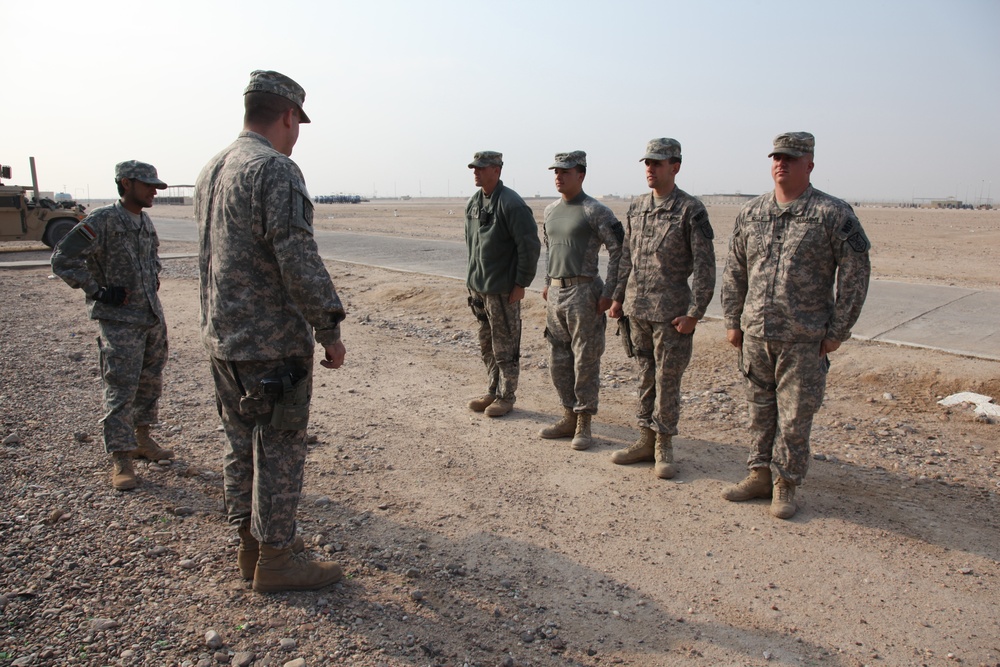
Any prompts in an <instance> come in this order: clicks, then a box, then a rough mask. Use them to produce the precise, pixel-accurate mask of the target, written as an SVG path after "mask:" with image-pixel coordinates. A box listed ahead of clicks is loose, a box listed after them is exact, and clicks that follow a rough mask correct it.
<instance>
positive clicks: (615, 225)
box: [542, 192, 624, 298]
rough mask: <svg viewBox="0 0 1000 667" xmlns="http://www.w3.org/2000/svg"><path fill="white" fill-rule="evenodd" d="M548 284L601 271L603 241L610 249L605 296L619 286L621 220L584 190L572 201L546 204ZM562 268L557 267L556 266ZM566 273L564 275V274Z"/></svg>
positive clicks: (546, 267)
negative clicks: (600, 255)
mask: <svg viewBox="0 0 1000 667" xmlns="http://www.w3.org/2000/svg"><path fill="white" fill-rule="evenodd" d="M542 229H543V234H544V238H545V269H546V274H545V284H546V285H548V284H549V282H550V279H551V278H572V277H574V276H591V277H595V276H597V274H598V270H597V269H598V266H597V255H598V253H599V252H600V251H601V244H603V245H604V247H605V248H607V249H608V257H609V259H608V270H607V278H606V279H605V281H604V292H603V294H602V296H605V297H608V298H611V296H612V295H613V294H614V293H615V287H617V285H618V266H619V264H620V263H621V256H622V238H623V235H624V232H623V231H622V223H620V222H618V219H617V218H616V217H615V214H614V213H612V212H611V209H610V208H608V207H607V206H605V205H604V204H602V203H601V202H599V201H597V200H596V199H594V198H593V197H591V196H590V195H588V194H586V193H585V192H581V193H580V194H579V195H577V196H576V197H574V198H573V199H572V200H570V201H568V202H567V201H564V200H563V199H562V198H559V199H557V200H556V201H554V202H552V203H551V204H549V205H548V206H546V207H545V225H544V227H543V228H542ZM557 266H558V267H562V270H561V271H560V270H557V269H555V267H557ZM563 274H565V275H563Z"/></svg>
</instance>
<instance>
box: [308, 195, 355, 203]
mask: <svg viewBox="0 0 1000 667" xmlns="http://www.w3.org/2000/svg"><path fill="white" fill-rule="evenodd" d="M313 201H315V202H316V203H317V204H360V203H361V202H363V201H368V200H367V199H365V198H364V197H362V196H361V195H319V196H317V197H313Z"/></svg>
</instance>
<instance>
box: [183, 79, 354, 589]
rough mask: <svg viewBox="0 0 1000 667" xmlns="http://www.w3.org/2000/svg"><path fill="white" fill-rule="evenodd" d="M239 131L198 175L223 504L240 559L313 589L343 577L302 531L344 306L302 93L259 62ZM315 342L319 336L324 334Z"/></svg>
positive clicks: (250, 571) (267, 585)
mask: <svg viewBox="0 0 1000 667" xmlns="http://www.w3.org/2000/svg"><path fill="white" fill-rule="evenodd" d="M243 99H244V108H245V114H244V121H243V132H241V133H240V135H239V136H238V137H237V139H236V141H234V142H233V143H232V144H230V145H229V147H227V148H226V149H225V150H223V151H222V152H221V153H219V154H218V155H216V156H215V157H213V158H212V159H211V160H210V161H209V163H208V164H207V165H206V166H205V167H204V169H202V171H201V174H200V175H199V176H198V181H197V184H196V185H195V194H194V206H195V218H196V219H197V221H198V232H199V237H200V246H201V247H200V256H199V264H200V275H201V283H200V284H201V289H200V294H201V334H202V341H203V342H204V344H205V346H206V347H207V348H208V352H209V356H210V357H211V362H212V375H213V377H214V379H215V389H216V401H217V404H218V408H219V415H220V416H221V418H222V424H223V427H224V428H225V431H226V437H227V440H228V442H227V445H226V449H225V453H224V461H223V473H224V478H225V500H226V511H227V513H228V515H229V521H230V523H232V524H234V525H236V526H237V527H238V531H239V535H240V549H239V553H238V554H237V564H238V565H239V569H240V573H241V574H242V576H243V577H244V578H245V579H252V580H253V588H254V590H256V591H259V592H273V591H283V590H312V589H317V588H321V587H323V586H327V585H329V584H331V583H334V582H335V581H337V580H339V579H340V577H341V570H340V567H338V566H337V565H336V564H334V563H325V562H315V561H310V560H309V559H308V558H307V557H306V555H305V554H304V553H302V550H303V546H304V545H303V544H302V541H301V538H297V537H296V530H295V515H296V511H297V509H298V505H299V498H300V496H301V492H302V480H303V472H304V467H305V459H306V427H307V425H308V419H309V402H310V400H311V397H312V373H313V351H314V349H315V346H316V343H319V344H320V345H321V346H322V347H323V348H324V350H325V360H323V361H321V362H320V363H321V364H322V365H323V366H324V367H326V368H338V367H340V365H341V364H342V363H343V362H344V355H345V353H346V350H345V348H344V344H343V343H342V342H341V339H340V322H341V321H342V320H343V319H344V314H345V313H344V307H343V306H342V305H341V302H340V298H339V297H338V296H337V293H336V291H335V290H334V287H333V283H332V281H331V280H330V274H329V273H328V272H327V270H326V267H325V266H324V265H323V261H322V259H320V256H319V251H318V249H317V247H316V242H315V239H314V238H313V226H312V223H313V206H312V202H311V201H310V198H309V193H308V191H307V190H306V185H305V181H304V179H303V177H302V172H301V171H300V170H299V168H298V166H297V165H296V164H295V162H293V161H292V160H291V159H290V157H289V156H290V155H291V153H292V149H293V147H294V146H295V143H296V141H297V139H298V135H299V125H300V123H308V122H309V117H308V116H307V115H306V113H305V111H304V110H303V108H302V105H303V103H304V101H305V91H304V90H303V89H302V87H301V86H299V84H297V83H296V82H295V81H293V80H292V79H290V78H288V77H287V76H285V75H283V74H279V73H278V72H272V71H262V70H257V71H255V72H253V73H252V74H251V76H250V84H249V85H248V86H247V88H246V90H245V92H244V98H243ZM314 338H315V340H314Z"/></svg>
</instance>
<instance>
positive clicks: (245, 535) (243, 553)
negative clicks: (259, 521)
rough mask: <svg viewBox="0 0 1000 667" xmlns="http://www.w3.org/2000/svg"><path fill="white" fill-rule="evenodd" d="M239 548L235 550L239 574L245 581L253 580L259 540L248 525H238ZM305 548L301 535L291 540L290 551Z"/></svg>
mask: <svg viewBox="0 0 1000 667" xmlns="http://www.w3.org/2000/svg"><path fill="white" fill-rule="evenodd" d="M238 532H239V534H240V549H239V551H237V552H236V563H237V564H238V565H239V566H240V576H242V577H243V578H244V579H246V580H247V581H253V573H254V570H256V569H257V560H258V559H259V558H260V542H258V541H257V538H256V537H254V536H253V534H252V533H251V532H250V527H249V526H240V527H239V529H238ZM305 549H306V543H305V540H303V539H302V536H301V535H296V536H295V539H294V540H293V541H292V553H296V554H299V553H302V552H303V551H305Z"/></svg>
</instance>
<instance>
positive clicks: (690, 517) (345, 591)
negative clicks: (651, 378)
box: [0, 200, 1000, 667]
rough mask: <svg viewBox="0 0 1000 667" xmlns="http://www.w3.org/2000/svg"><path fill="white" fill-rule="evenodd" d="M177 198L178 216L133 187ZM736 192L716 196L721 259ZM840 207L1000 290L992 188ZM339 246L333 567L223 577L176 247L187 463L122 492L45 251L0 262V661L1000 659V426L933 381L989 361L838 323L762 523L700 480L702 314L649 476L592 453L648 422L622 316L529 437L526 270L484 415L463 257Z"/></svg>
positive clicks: (908, 252)
mask: <svg viewBox="0 0 1000 667" xmlns="http://www.w3.org/2000/svg"><path fill="white" fill-rule="evenodd" d="M532 203H533V205H534V206H535V207H536V208H537V211H536V212H537V213H540V210H541V208H542V206H543V205H544V202H539V201H535V200H532ZM612 204H614V206H613V208H614V209H615V210H616V212H618V213H619V214H621V213H623V210H624V207H625V205H626V204H625V203H624V202H620V201H619V202H612ZM168 212H169V214H170V215H171V216H172V217H174V216H176V217H184V216H186V215H188V212H187V211H185V210H184V209H183V208H174V209H172V210H169V211H168V207H157V208H155V209H153V211H152V213H153V216H154V218H155V217H156V216H158V215H166V214H167V213H168ZM449 212H450V213H449ZM735 212H736V208H735V207H733V208H725V207H714V208H712V209H710V214H711V216H712V220H713V224H714V226H715V228H716V233H717V238H718V239H719V243H720V246H719V253H720V255H719V256H720V257H723V256H724V245H725V237H726V236H727V235H728V230H729V229H730V228H731V225H732V218H733V216H734V215H735ZM858 212H859V217H860V218H861V220H862V222H863V224H864V225H865V226H866V230H867V231H868V233H869V236H870V237H871V239H872V242H873V245H874V248H875V251H874V252H873V264H874V267H875V273H876V275H877V276H878V277H882V278H892V279H896V280H904V281H909V282H927V283H947V284H956V285H964V286H976V287H984V288H994V289H995V288H996V287H997V279H996V269H995V267H996V266H997V265H998V264H1000V214H997V212H976V211H954V212H932V211H926V210H915V209H859V211H858ZM461 214H462V202H460V201H458V200H442V201H430V202H428V201H419V202H418V201H411V202H370V203H367V204H358V205H346V204H345V205H324V206H319V207H317V225H318V226H319V227H321V228H326V229H346V228H350V229H353V230H354V231H362V232H370V233H382V234H404V235H426V236H431V237H435V238H453V239H460V238H461V234H462V232H461V226H462V222H461V220H462V216H461ZM539 218H540V216H539ZM189 250H193V248H192V246H191V244H180V243H165V244H164V245H163V247H162V248H161V252H181V251H189ZM12 255H16V253H14V254H12ZM12 255H10V256H7V257H5V259H8V258H9V259H16V257H14V256H12ZM328 267H329V269H330V272H331V274H332V276H333V279H334V282H335V284H336V286H337V288H338V291H339V292H340V294H341V297H342V298H343V300H344V301H345V304H346V305H347V308H348V310H349V313H350V314H349V316H348V319H347V321H346V323H345V325H344V341H345V344H346V346H347V350H348V354H347V363H346V364H345V366H344V367H343V368H341V369H339V370H336V371H330V370H326V369H322V368H320V367H319V366H317V377H316V391H315V399H314V403H313V413H312V423H311V427H310V433H311V437H312V439H313V440H314V442H313V444H312V445H311V448H310V455H309V459H308V461H307V467H306V481H305V495H304V498H303V501H302V504H301V507H300V529H301V531H302V533H303V535H304V537H305V539H306V542H307V544H308V545H309V546H310V549H311V550H312V551H313V553H314V555H315V557H317V558H330V559H333V560H336V561H337V562H339V563H340V564H341V565H342V566H343V567H344V569H345V572H346V573H347V577H346V578H345V580H344V582H342V583H341V584H338V585H336V586H334V587H331V588H330V589H327V590H325V591H321V592H316V593H297V594H289V593H285V594H277V595H267V596H264V595H259V594H255V593H254V592H253V591H252V590H250V589H249V588H248V586H247V585H246V584H245V583H244V582H242V581H241V580H240V579H239V576H238V572H237V570H236V564H235V540H234V531H232V530H231V529H230V528H228V526H227V525H226V523H225V519H224V517H223V515H222V513H221V475H220V472H219V471H220V453H221V447H222V441H223V435H222V433H221V431H220V429H219V424H218V418H217V415H216V413H215V404H214V398H213V395H212V380H211V377H210V373H209V368H208V364H207V361H206V357H205V352H204V349H203V348H202V346H201V344H200V341H199V337H198V301H197V276H196V271H197V268H196V264H195V262H194V261H193V260H188V259H182V260H169V261H167V262H166V263H165V273H164V276H163V286H162V289H161V298H162V299H163V303H164V309H165V311H166V313H167V317H168V323H169V332H170V346H171V348H170V349H171V352H170V363H169V364H168V366H167V369H166V372H165V389H164V396H163V399H162V403H161V415H160V417H161V423H160V424H159V426H158V428H157V430H156V436H157V437H158V438H159V439H160V441H161V443H162V444H163V445H165V446H168V447H171V448H173V449H174V450H175V451H176V452H177V455H178V458H177V460H176V461H175V462H174V463H172V464H171V465H148V466H146V465H141V466H140V468H139V473H140V477H141V479H142V484H141V486H140V488H139V489H137V490H135V491H133V492H129V493H124V494H122V493H117V492H114V491H113V490H112V489H111V488H110V485H109V483H108V477H109V472H110V469H109V465H108V463H107V461H106V458H105V456H104V455H103V453H102V447H101V439H100V426H99V424H98V423H97V419H98V418H99V416H100V380H99V377H98V375H97V364H96V353H95V352H96V350H95V347H96V346H95V344H94V342H93V341H94V336H95V327H94V325H93V323H91V322H90V321H89V320H88V319H87V318H86V315H85V312H84V305H83V299H82V296H81V294H80V293H79V292H76V291H73V290H70V289H69V288H68V287H67V286H66V285H65V284H63V283H62V282H61V281H58V280H57V279H53V278H51V277H50V276H49V273H48V271H46V270H43V269H37V270H19V271H6V272H4V273H0V304H2V305H0V307H2V309H3V310H2V320H0V322H2V327H3V335H2V338H0V378H3V379H2V380H0V420H2V425H0V439H2V440H3V443H4V444H3V445H2V446H0V619H2V621H3V623H4V626H3V628H2V630H0V665H6V664H16V665H63V664H79V665H206V666H207V665H210V664H220V663H229V664H234V665H237V664H242V665H250V664H253V665H283V664H288V663H290V662H291V661H293V660H295V659H297V658H301V659H302V660H303V662H301V663H298V664H308V665H310V666H314V665H325V664H350V665H373V666H374V665H504V666H506V667H514V666H515V665H522V666H526V665H591V666H598V665H606V664H615V665H617V664H623V665H705V666H715V665H765V664H776V665H836V666H851V667H854V666H860V665H950V664H965V665H990V666H995V665H1000V612H998V607H997V597H998V591H1000V581H998V577H1000V530H998V529H1000V516H998V509H1000V446H998V439H1000V430H998V429H1000V425H997V424H992V423H988V422H987V421H986V420H977V418H976V416H975V415H974V414H973V413H972V411H971V410H969V409H966V408H964V407H955V408H943V407H941V406H939V405H937V403H936V401H937V399H938V398H940V397H942V396H945V395H948V394H951V393H954V392H957V391H975V392H979V393H984V394H987V395H991V396H994V397H1000V363H996V362H989V361H983V360H977V359H970V358H963V357H956V356H952V355H947V354H943V353H937V352H933V351H928V350H918V349H909V348H903V347H896V346H890V345H881V344H874V343H864V342H857V341H849V342H848V343H846V344H845V345H844V346H843V347H842V348H841V350H839V351H838V352H837V353H836V354H835V355H833V358H832V363H833V366H832V369H831V373H830V378H829V385H828V387H829V388H828V394H827V399H826V403H825V405H824V407H823V409H822V410H821V412H820V414H819V415H818V416H817V419H816V423H815V427H814V434H813V454H814V460H813V461H812V465H811V468H810V471H809V476H808V479H807V481H806V484H805V485H804V486H803V487H802V488H801V490H800V496H799V498H800V507H801V509H800V511H799V513H798V514H797V515H796V516H795V517H794V518H793V519H792V520H791V521H779V520H776V519H773V518H772V517H771V516H770V515H769V514H768V506H767V503H765V502H763V501H757V502H750V503H743V504H736V503H728V502H726V501H724V500H722V499H721V498H720V495H719V492H720V490H721V488H722V487H723V485H725V484H727V483H730V482H732V481H736V480H738V479H740V478H741V477H742V476H743V474H744V472H745V471H744V462H745V459H746V451H745V421H746V410H745V407H744V398H743V388H742V382H741V378H740V377H739V375H738V372H737V370H736V367H735V356H734V351H733V350H732V349H731V348H730V347H729V346H728V344H727V343H726V342H725V337H724V331H723V327H722V324H721V322H719V321H706V322H703V323H702V324H700V325H699V328H698V332H697V334H696V336H695V353H694V357H693V360H692V362H691V366H690V367H689V369H688V372H687V374H686V375H685V381H684V386H683V392H684V399H683V400H684V403H683V413H682V419H681V424H680V431H681V436H680V437H679V438H678V439H677V440H676V445H675V448H676V455H677V460H678V464H679V468H680V473H679V474H678V476H677V477H676V478H675V479H673V480H669V481H665V480H659V479H657V478H655V477H654V476H653V474H652V465H651V464H640V465H636V466H615V465H613V464H611V463H610V461H609V460H608V457H609V455H610V452H611V451H613V450H614V449H616V448H618V447H621V446H623V445H625V444H627V443H628V442H630V441H632V440H633V439H634V437H635V430H634V425H633V419H634V417H633V415H634V411H635V389H636V377H635V368H634V366H633V364H632V362H631V361H630V360H629V359H627V358H626V357H625V355H624V353H623V352H622V350H621V347H620V344H619V342H618V339H617V338H616V337H615V336H614V335H613V332H614V328H613V326H609V336H608V349H607V352H606V354H605V357H604V362H603V366H602V378H603V384H602V394H601V401H602V402H601V410H600V413H599V415H598V416H597V418H596V420H595V436H596V438H597V440H598V444H597V445H596V446H595V447H594V448H592V449H591V450H588V451H585V452H576V451H573V450H571V449H570V448H569V444H568V441H550V440H542V439H540V438H538V437H537V431H538V429H539V428H540V427H542V426H543V425H545V424H546V423H548V422H549V421H551V420H552V419H553V418H554V417H555V416H556V415H557V414H558V412H559V406H558V401H557V399H556V396H555V394H554V391H553V390H552V388H551V383H550V380H549V377H548V368H547V349H546V344H545V342H544V341H543V339H542V336H541V331H542V328H543V321H544V305H543V302H542V299H541V297H540V295H539V294H538V293H537V292H530V293H529V295H528V297H527V299H526V303H525V309H524V317H525V323H524V336H523V339H524V350H523V368H522V381H521V389H520V391H519V394H518V402H517V405H516V408H515V411H514V412H513V413H512V414H510V415H508V416H507V417H504V418H500V419H489V418H486V417H484V416H482V415H479V414H474V413H472V412H470V411H469V410H468V409H467V408H466V407H465V402H466V400H467V399H468V398H469V397H471V396H474V395H477V394H479V393H481V390H482V389H483V386H482V383H483V371H482V363H481V361H480V360H479V357H478V350H477V344H476V340H475V335H474V331H473V322H474V321H473V318H472V316H471V313H470V312H469V310H468V308H467V306H466V305H465V296H466V293H465V290H464V287H463V286H462V284H461V283H459V282H457V281H452V280H447V279H440V278H435V277H429V276H420V275H414V274H404V273H396V272H392V271H387V270H382V269H373V268H367V267H363V266H357V265H346V264H340V263H335V262H330V263H329V264H328ZM536 287H537V285H536ZM210 631H215V632H217V633H218V634H219V635H220V642H221V645H219V646H216V645H215V643H213V644H212V645H209V644H208V643H207V642H206V638H205V636H206V633H208V632H210ZM19 661H20V662H19ZM291 664H295V663H291Z"/></svg>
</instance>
